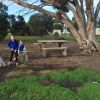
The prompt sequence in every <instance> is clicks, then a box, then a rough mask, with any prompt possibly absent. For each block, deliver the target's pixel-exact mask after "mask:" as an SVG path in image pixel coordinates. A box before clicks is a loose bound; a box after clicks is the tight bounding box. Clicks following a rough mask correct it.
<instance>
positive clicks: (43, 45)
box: [37, 40, 68, 57]
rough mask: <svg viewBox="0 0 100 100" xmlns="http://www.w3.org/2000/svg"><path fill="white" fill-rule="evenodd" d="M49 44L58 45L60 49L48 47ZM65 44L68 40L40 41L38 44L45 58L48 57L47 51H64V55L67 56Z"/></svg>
mask: <svg viewBox="0 0 100 100" xmlns="http://www.w3.org/2000/svg"><path fill="white" fill-rule="evenodd" d="M48 43H57V44H58V47H46V45H47V44H48ZM63 43H68V41H66V40H38V41H37V44H38V45H39V46H40V48H41V49H42V52H43V57H46V52H47V50H62V54H63V55H64V56H67V47H64V46H63Z"/></svg>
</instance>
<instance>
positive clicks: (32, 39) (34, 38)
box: [5, 35, 75, 42]
mask: <svg viewBox="0 0 100 100" xmlns="http://www.w3.org/2000/svg"><path fill="white" fill-rule="evenodd" d="M60 37H62V38H64V39H66V40H71V41H73V40H75V38H74V37H73V36H70V35H61V36H60ZM9 39H10V37H9V36H7V37H6V38H5V40H7V41H8V40H9ZM16 39H17V40H22V41H29V42H36V41H37V40H53V39H55V37H54V36H53V35H47V36H43V37H42V38H41V37H40V36H16Z"/></svg>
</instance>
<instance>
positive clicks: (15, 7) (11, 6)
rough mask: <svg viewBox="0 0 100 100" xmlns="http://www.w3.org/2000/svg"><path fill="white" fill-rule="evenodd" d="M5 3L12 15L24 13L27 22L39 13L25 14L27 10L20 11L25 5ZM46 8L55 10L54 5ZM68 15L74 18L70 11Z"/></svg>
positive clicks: (6, 0)
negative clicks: (34, 14)
mask: <svg viewBox="0 0 100 100" xmlns="http://www.w3.org/2000/svg"><path fill="white" fill-rule="evenodd" d="M30 1H36V0H30ZM98 1H99V0H94V5H97V3H98ZM4 3H5V4H6V5H7V6H8V13H9V15H10V14H14V15H19V14H20V15H23V14H24V18H25V21H26V22H28V20H29V17H30V16H31V15H32V14H33V13H37V12H36V11H35V12H33V13H31V14H25V12H24V13H22V12H20V10H21V9H23V7H21V6H19V5H17V4H15V3H11V2H9V1H8V0H5V2H4ZM44 9H46V10H48V11H51V12H55V10H54V9H53V8H52V7H49V6H46V7H44ZM26 11H27V10H26ZM68 16H69V17H70V18H72V16H73V14H72V13H71V12H69V13H68Z"/></svg>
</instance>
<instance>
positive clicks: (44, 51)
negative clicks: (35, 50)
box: [42, 49, 46, 57]
mask: <svg viewBox="0 0 100 100" xmlns="http://www.w3.org/2000/svg"><path fill="white" fill-rule="evenodd" d="M42 52H43V57H46V50H44V49H43V50H42Z"/></svg>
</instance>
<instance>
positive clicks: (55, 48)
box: [42, 47, 67, 50]
mask: <svg viewBox="0 0 100 100" xmlns="http://www.w3.org/2000/svg"><path fill="white" fill-rule="evenodd" d="M42 49H43V50H59V49H67V47H52V48H51V47H50V48H42Z"/></svg>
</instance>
